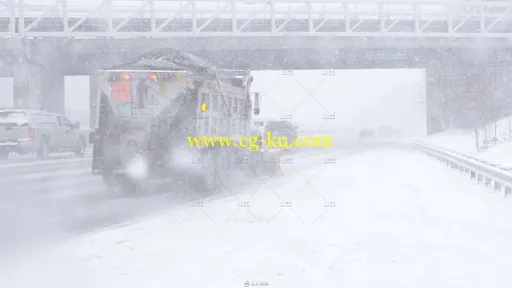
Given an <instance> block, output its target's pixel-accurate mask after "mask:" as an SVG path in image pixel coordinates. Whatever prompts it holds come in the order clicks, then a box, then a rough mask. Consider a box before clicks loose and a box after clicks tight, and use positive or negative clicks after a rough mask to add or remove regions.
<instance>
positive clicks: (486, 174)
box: [416, 142, 512, 197]
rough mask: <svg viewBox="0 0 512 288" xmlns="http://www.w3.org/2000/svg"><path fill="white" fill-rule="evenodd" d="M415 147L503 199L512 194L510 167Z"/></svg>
mask: <svg viewBox="0 0 512 288" xmlns="http://www.w3.org/2000/svg"><path fill="white" fill-rule="evenodd" d="M416 146H417V147H418V148H419V149H420V150H421V151H422V152H423V153H425V154H427V155H429V156H432V157H434V158H436V159H438V160H440V161H441V162H444V163H446V164H447V165H449V166H450V167H452V168H454V169H458V170H460V171H463V172H465V173H468V174H469V175H470V178H471V179H475V180H476V181H477V183H483V184H484V185H485V186H486V187H492V188H493V189H494V190H495V191H501V192H503V193H504V195H505V197H507V196H508V194H510V193H512V167H510V168H507V167H504V166H503V165H498V164H495V163H490V162H487V161H483V160H480V159H478V158H476V157H473V156H469V155H465V154H462V153H459V152H455V151H450V150H448V149H443V148H439V147H434V146H432V145H427V144H425V143H421V142H416Z"/></svg>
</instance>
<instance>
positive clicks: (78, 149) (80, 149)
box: [75, 139, 85, 158]
mask: <svg viewBox="0 0 512 288" xmlns="http://www.w3.org/2000/svg"><path fill="white" fill-rule="evenodd" d="M79 142H80V143H79V144H78V147H76V149H75V156H76V157H77V158H83V157H84V155H85V140H84V139H80V141H79Z"/></svg>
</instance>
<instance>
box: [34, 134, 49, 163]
mask: <svg viewBox="0 0 512 288" xmlns="http://www.w3.org/2000/svg"><path fill="white" fill-rule="evenodd" d="M48 153H49V148H48V140H46V139H45V138H43V139H41V143H39V147H38V148H37V156H38V157H39V158H41V159H46V158H47V157H48Z"/></svg>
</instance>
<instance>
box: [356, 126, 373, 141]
mask: <svg viewBox="0 0 512 288" xmlns="http://www.w3.org/2000/svg"><path fill="white" fill-rule="evenodd" d="M374 137H375V130H374V129H372V128H363V129H361V131H360V132H359V139H371V138H374Z"/></svg>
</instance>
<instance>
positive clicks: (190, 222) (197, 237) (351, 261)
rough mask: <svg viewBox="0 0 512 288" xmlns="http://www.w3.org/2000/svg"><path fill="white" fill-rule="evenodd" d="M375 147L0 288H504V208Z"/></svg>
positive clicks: (510, 278)
mask: <svg viewBox="0 0 512 288" xmlns="http://www.w3.org/2000/svg"><path fill="white" fill-rule="evenodd" d="M373 148H374V149H365V150H359V151H358V152H359V153H345V154H343V155H344V156H345V157H336V161H327V163H326V159H325V156H320V157H317V158H315V157H310V158H309V159H310V160H297V161H298V162H300V161H303V162H301V163H302V164H297V167H299V168H297V169H294V168H293V167H285V168H284V176H282V177H275V178H272V179H269V180H268V182H267V184H263V183H261V182H258V183H252V184H251V185H249V186H247V187H244V188H243V189H238V190H236V191H234V190H232V191H229V192H230V193H228V195H226V194H224V196H223V197H217V198H213V199H210V200H203V201H202V202H195V203H187V204H184V205H176V206H175V207H174V208H173V209H170V210H166V211H162V212H160V213H159V214H158V215H153V216H151V217H149V218H147V219H145V220H139V221H136V222H134V223H133V224H130V225H124V226H120V227H117V228H109V229H106V230H105V231H103V232H99V233H94V234H90V235H85V236H83V237H81V238H80V239H78V240H74V241H72V242H69V243H68V244H66V245H65V246H62V247H59V248H58V249H48V250H45V251H40V253H38V254H33V255H30V256H27V257H28V258H23V257H22V258H20V259H18V261H17V262H15V261H12V262H10V263H9V265H8V268H5V270H1V271H2V276H1V277H0V287H34V285H35V283H37V286H38V287H88V288H90V287H105V288H106V287H124V288H129V287H137V288H139V287H152V288H153V287H154V288H159V287H162V288H163V287H253V286H256V283H258V284H260V285H259V286H262V285H261V284H266V285H268V287H294V288H298V287H372V288H373V287H393V288H397V287H407V288H410V287H436V288H439V287H450V288H453V287H511V286H512V274H510V273H509V272H508V270H509V267H510V266H511V265H512V246H511V245H510V243H512V221H510V219H512V202H510V201H508V200H506V199H503V197H502V195H501V194H494V193H492V192H491V191H489V190H486V189H484V188H483V187H481V186H478V185H476V184H472V183H471V182H470V181H469V180H468V179H467V177H465V175H464V174H461V173H458V172H456V171H453V170H450V169H449V168H446V167H445V166H443V165H441V164H440V163H438V162H436V161H435V160H433V159H431V158H428V157H426V156H422V155H420V154H419V153H418V152H416V151H414V150H413V149H404V146H401V147H395V146H393V145H386V146H381V147H373ZM296 158H297V159H298V158H300V157H296ZM302 159H306V158H302ZM313 159H317V160H313ZM294 160H295V158H294ZM223 193H225V192H223ZM231 193H234V194H235V195H236V197H235V196H233V195H229V194H231ZM221 194H222V193H221Z"/></svg>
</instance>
